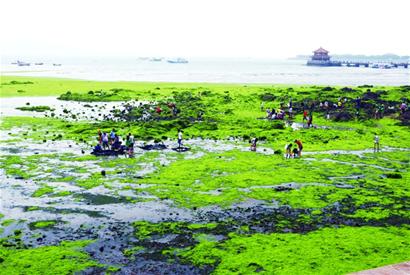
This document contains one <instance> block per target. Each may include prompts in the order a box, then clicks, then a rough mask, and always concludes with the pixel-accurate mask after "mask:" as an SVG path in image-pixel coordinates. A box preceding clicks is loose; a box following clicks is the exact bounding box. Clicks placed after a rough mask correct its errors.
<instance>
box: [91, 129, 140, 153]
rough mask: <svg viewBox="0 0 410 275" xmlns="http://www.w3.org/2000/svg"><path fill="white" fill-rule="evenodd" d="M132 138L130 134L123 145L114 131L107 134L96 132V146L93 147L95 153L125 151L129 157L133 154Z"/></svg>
mask: <svg viewBox="0 0 410 275" xmlns="http://www.w3.org/2000/svg"><path fill="white" fill-rule="evenodd" d="M134 142H135V140H134V136H133V135H132V134H131V133H128V135H127V136H126V138H125V145H124V144H123V141H122V140H121V137H120V136H119V135H117V134H116V132H115V129H112V131H111V132H110V133H109V134H108V133H106V132H101V130H98V144H97V146H95V148H94V150H95V151H102V150H113V151H127V152H128V154H129V155H132V154H133V153H134Z"/></svg>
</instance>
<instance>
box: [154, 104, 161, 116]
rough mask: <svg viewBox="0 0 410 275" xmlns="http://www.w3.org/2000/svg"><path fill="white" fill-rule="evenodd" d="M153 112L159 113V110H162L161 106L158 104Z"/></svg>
mask: <svg viewBox="0 0 410 275" xmlns="http://www.w3.org/2000/svg"><path fill="white" fill-rule="evenodd" d="M155 112H156V113H157V114H159V115H160V114H161V112H162V109H161V107H160V106H159V105H158V106H157V107H156V108H155Z"/></svg>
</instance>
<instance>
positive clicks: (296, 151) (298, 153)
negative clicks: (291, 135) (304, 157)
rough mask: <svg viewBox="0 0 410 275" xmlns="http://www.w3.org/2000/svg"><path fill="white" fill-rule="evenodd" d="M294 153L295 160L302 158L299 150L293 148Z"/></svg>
mask: <svg viewBox="0 0 410 275" xmlns="http://www.w3.org/2000/svg"><path fill="white" fill-rule="evenodd" d="M292 152H293V158H297V157H300V152H299V151H298V148H296V147H295V148H293V150H292Z"/></svg>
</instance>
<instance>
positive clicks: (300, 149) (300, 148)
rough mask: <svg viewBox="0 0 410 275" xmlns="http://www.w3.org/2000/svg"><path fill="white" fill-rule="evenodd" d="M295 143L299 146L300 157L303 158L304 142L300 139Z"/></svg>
mask: <svg viewBox="0 0 410 275" xmlns="http://www.w3.org/2000/svg"><path fill="white" fill-rule="evenodd" d="M295 143H296V145H297V146H298V155H299V157H301V156H302V150H303V145H302V141H301V140H300V139H295Z"/></svg>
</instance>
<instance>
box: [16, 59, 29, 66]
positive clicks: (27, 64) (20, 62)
mask: <svg viewBox="0 0 410 275" xmlns="http://www.w3.org/2000/svg"><path fill="white" fill-rule="evenodd" d="M17 66H30V63H28V62H23V61H19V60H17Z"/></svg>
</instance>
